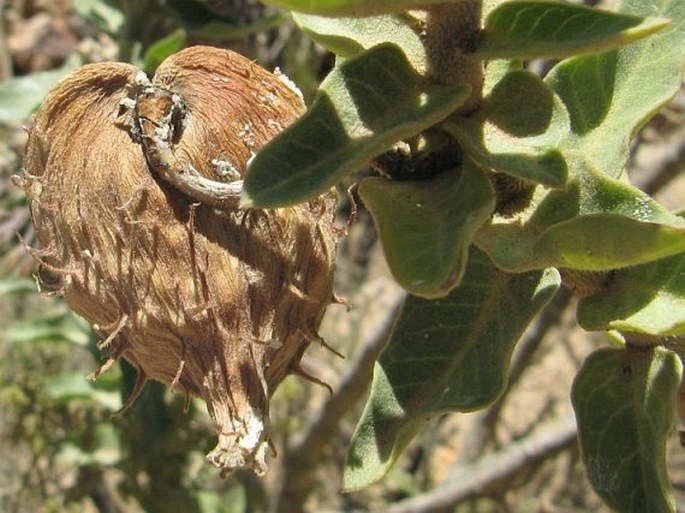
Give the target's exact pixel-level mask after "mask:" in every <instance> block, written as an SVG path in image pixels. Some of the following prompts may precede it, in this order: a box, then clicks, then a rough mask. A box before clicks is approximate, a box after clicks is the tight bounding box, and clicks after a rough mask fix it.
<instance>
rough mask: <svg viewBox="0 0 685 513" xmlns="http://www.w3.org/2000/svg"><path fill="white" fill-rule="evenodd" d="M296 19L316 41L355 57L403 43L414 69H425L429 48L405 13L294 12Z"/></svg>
mask: <svg viewBox="0 0 685 513" xmlns="http://www.w3.org/2000/svg"><path fill="white" fill-rule="evenodd" d="M293 19H294V20H295V23H297V25H298V26H299V27H300V28H301V29H302V30H303V31H304V32H305V33H306V34H307V35H308V36H309V37H311V38H312V39H313V40H314V41H316V42H317V43H319V44H320V45H322V46H323V47H325V48H326V49H328V50H329V51H331V52H333V53H335V54H336V55H338V56H339V57H353V56H355V55H357V54H358V53H360V52H362V51H363V50H368V49H369V48H372V47H374V46H376V45H379V44H381V43H393V44H395V45H397V46H398V47H400V48H401V49H402V51H403V52H404V54H405V55H406V56H407V59H409V62H411V64H412V66H413V67H414V69H416V70H417V71H419V72H420V73H425V71H426V69H427V66H428V64H427V58H426V49H425V47H424V46H423V41H422V40H421V38H420V37H419V35H418V33H417V32H416V31H415V30H414V29H413V28H412V26H411V21H412V20H411V19H409V18H408V17H407V16H403V15H390V14H385V15H380V16H365V17H361V18H330V17H325V16H314V15H310V14H302V13H293Z"/></svg>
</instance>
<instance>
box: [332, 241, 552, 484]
mask: <svg viewBox="0 0 685 513" xmlns="http://www.w3.org/2000/svg"><path fill="white" fill-rule="evenodd" d="M559 281H560V280H559V275H558V273H557V272H556V271H555V270H546V271H535V272H532V273H523V274H516V275H512V274H507V273H504V272H501V271H499V270H497V269H496V268H495V267H494V266H493V265H492V264H491V263H490V262H489V260H488V259H487V258H486V257H485V256H484V255H483V254H482V253H480V252H479V251H477V250H474V249H472V250H471V252H470V255H469V260H468V265H467V269H466V272H465V274H464V278H463V281H462V283H461V285H460V286H459V287H457V288H456V289H454V290H453V291H452V292H451V293H450V294H449V295H448V296H447V297H445V298H443V299H439V300H426V299H421V298H417V297H412V296H410V297H409V298H408V299H407V300H406V303H405V305H404V306H403V308H402V311H401V312H400V315H399V318H398V320H397V322H396V324H395V326H394V329H393V332H392V335H391V338H390V342H389V345H388V347H387V348H386V349H385V351H384V352H383V354H382V355H381V358H380V359H379V361H378V362H377V364H376V368H375V370H374V378H373V383H372V385H371V396H370V397H369V399H368V401H367V403H366V407H365V409H364V413H363V414H362V417H361V420H360V421H359V424H358V425H357V429H356V431H355V434H354V436H353V439H352V443H351V446H350V449H349V453H348V460H347V464H346V468H345V473H344V478H343V485H344V488H345V489H346V490H354V489H359V488H362V487H364V486H367V485H368V484H370V483H372V482H373V481H375V480H377V479H380V478H381V477H382V476H383V475H384V474H385V472H387V470H388V469H389V468H390V467H391V466H392V464H393V463H394V461H395V460H396V459H397V457H398V456H399V454H400V453H401V451H402V450H403V449H404V448H405V447H406V446H407V444H408V443H409V442H410V441H411V439H412V438H413V437H414V435H416V433H417V432H418V431H420V429H421V428H422V427H423V425H424V424H425V423H426V421H427V420H428V419H430V418H431V417H433V416H435V415H437V414H439V413H443V412H447V411H473V410H476V409H479V408H483V407H485V406H486V405H488V404H490V403H491V402H492V401H494V400H495V399H496V398H497V396H498V395H499V394H500V393H501V391H502V389H503V387H504V386H505V383H506V378H507V374H508V366H509V360H510V357H511V352H512V350H513V348H514V344H515V343H516V341H517V340H518V338H519V336H520V335H521V333H522V332H523V331H524V330H525V328H526V327H527V326H528V324H529V323H530V321H531V320H532V318H533V317H534V316H535V314H536V313H537V312H538V311H539V310H540V309H541V308H542V307H543V306H544V305H545V304H546V303H547V302H548V301H549V299H551V297H552V296H553V295H554V294H555V292H556V291H557V289H558V287H559Z"/></svg>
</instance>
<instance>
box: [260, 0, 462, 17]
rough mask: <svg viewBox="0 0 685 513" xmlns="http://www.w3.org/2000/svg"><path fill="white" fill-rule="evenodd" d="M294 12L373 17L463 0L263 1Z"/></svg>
mask: <svg viewBox="0 0 685 513" xmlns="http://www.w3.org/2000/svg"><path fill="white" fill-rule="evenodd" d="M263 1H264V3H265V4H271V5H275V6H278V7H283V8H284V9H290V10H292V11H298V12H304V13H309V14H320V15H322V16H355V17H356V16H373V15H376V14H387V13H396V12H402V11H408V10H410V9H420V8H422V7H426V6H427V5H431V4H436V3H445V2H460V1H462V0H263Z"/></svg>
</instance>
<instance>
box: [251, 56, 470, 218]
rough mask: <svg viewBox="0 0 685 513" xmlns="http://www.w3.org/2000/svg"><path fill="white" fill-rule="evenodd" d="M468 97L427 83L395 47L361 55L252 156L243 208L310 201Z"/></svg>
mask: <svg viewBox="0 0 685 513" xmlns="http://www.w3.org/2000/svg"><path fill="white" fill-rule="evenodd" d="M468 93H469V88H468V86H454V87H452V86H450V87H445V86H437V85H434V84H430V83H429V82H428V81H427V80H426V79H425V78H423V77H422V76H421V75H420V74H418V73H417V72H416V71H415V70H414V68H412V66H411V64H410V63H409V62H408V61H407V58H406V57H405V55H404V53H403V52H402V50H400V49H399V48H398V47H397V46H395V45H392V44H384V45H379V46H376V47H374V48H372V49H371V50H367V51H365V52H363V53H362V54H360V55H358V56H357V57H354V58H352V59H349V60H347V61H345V62H344V63H343V64H342V65H341V66H340V67H337V68H336V69H334V70H333V71H332V72H331V73H330V74H329V75H328V77H326V79H325V80H324V81H323V83H322V84H321V87H320V89H319V92H318V94H317V97H316V99H315V101H314V104H313V105H312V107H311V109H310V110H309V111H308V112H307V113H306V114H305V115H304V116H303V117H302V118H300V119H299V120H298V121H297V122H295V123H294V124H293V125H291V126H290V127H288V128H287V129H285V130H284V131H283V132H282V133H281V134H279V136H277V137H276V138H275V139H273V140H272V141H270V142H269V143H268V144H267V145H266V146H265V147H264V148H262V150H261V151H260V152H259V153H258V154H257V156H256V157H255V159H254V160H253V162H252V164H251V165H250V167H249V169H248V174H247V177H246V179H245V184H244V188H243V205H244V206H245V207H246V208H250V207H260V208H272V207H277V206H283V205H288V204H293V203H297V202H301V201H305V200H307V199H309V198H311V197H313V196H316V195H317V194H319V193H321V192H323V191H325V190H327V189H329V188H330V187H332V186H333V185H335V184H336V183H337V182H338V181H339V180H340V179H341V178H342V177H343V176H344V175H345V174H348V173H352V172H354V171H357V170H358V169H359V168H361V167H362V166H364V165H365V164H366V163H367V162H369V161H370V160H371V159H372V158H373V157H375V156H377V155H379V154H380V153H382V152H383V151H385V150H387V149H388V148H389V147H390V146H391V145H392V144H394V143H395V142H397V141H399V140H402V139H404V138H408V137H411V136H414V135H416V134H418V133H419V132H421V131H423V130H425V129H427V128H429V127H430V126H432V125H434V124H436V123H438V122H440V121H441V120H443V119H444V118H445V117H446V116H448V115H449V114H450V113H452V112H453V111H454V110H455V109H456V108H457V107H459V105H461V104H462V103H463V101H464V100H465V99H466V97H467V96H468Z"/></svg>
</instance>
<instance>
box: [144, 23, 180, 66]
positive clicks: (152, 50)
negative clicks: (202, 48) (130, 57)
mask: <svg viewBox="0 0 685 513" xmlns="http://www.w3.org/2000/svg"><path fill="white" fill-rule="evenodd" d="M185 43H186V31H185V30H183V29H178V30H175V31H174V32H172V33H171V34H169V35H168V36H166V37H164V38H162V39H160V40H159V41H156V42H155V43H153V44H152V45H150V47H149V48H148V49H147V50H146V51H145V55H143V70H144V71H145V73H147V74H152V73H154V71H155V70H156V69H157V67H158V66H159V65H160V64H161V63H162V61H163V60H164V59H166V58H167V57H169V56H170V55H171V54H173V53H176V52H178V51H179V50H180V49H181V48H183V45H185Z"/></svg>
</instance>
